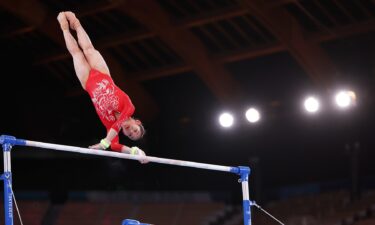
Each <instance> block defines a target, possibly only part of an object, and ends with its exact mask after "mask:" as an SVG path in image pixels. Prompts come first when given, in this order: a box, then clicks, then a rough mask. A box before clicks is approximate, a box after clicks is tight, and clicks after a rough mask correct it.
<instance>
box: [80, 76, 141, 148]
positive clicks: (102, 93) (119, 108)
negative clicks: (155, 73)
mask: <svg viewBox="0 0 375 225" xmlns="http://www.w3.org/2000/svg"><path fill="white" fill-rule="evenodd" d="M86 91H87V92H88V93H89V95H90V97H91V100H92V102H93V103H94V106H95V110H96V112H97V114H98V116H99V118H100V120H101V121H102V123H103V125H104V126H105V128H106V129H107V132H109V130H110V129H111V128H112V129H114V130H115V131H117V132H119V130H120V128H121V124H122V122H123V121H125V120H126V119H128V118H129V117H131V116H132V115H133V113H134V110H135V108H134V105H133V104H132V102H131V100H130V98H129V96H128V95H127V94H125V93H124V92H123V91H122V90H121V89H120V88H118V87H117V86H116V85H115V84H114V82H113V80H112V78H111V76H109V75H107V74H104V73H101V72H100V71H98V70H95V69H91V70H90V74H89V77H88V79H87V82H86ZM115 113H120V115H119V117H118V119H117V120H116V116H115ZM121 148H122V145H120V144H119V138H118V135H117V136H116V137H115V138H114V139H113V140H112V143H111V149H112V150H114V151H118V152H121Z"/></svg>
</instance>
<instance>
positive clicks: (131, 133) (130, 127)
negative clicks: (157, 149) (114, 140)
mask: <svg viewBox="0 0 375 225" xmlns="http://www.w3.org/2000/svg"><path fill="white" fill-rule="evenodd" d="M140 123H141V122H140V121H139V120H132V121H130V122H129V123H125V124H123V125H122V132H123V133H124V135H125V136H127V137H128V138H130V139H132V140H134V141H136V140H138V139H140V138H141V136H142V132H141V127H140V126H139V125H140Z"/></svg>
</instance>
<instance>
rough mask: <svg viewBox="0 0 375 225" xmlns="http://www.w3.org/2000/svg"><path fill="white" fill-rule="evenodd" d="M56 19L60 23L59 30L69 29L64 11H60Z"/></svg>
mask: <svg viewBox="0 0 375 225" xmlns="http://www.w3.org/2000/svg"><path fill="white" fill-rule="evenodd" d="M57 20H58V21H59V23H60V27H61V30H63V31H64V30H69V23H68V20H67V19H66V15H65V12H60V13H59V15H58V16H57Z"/></svg>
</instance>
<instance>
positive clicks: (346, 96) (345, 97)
mask: <svg viewBox="0 0 375 225" xmlns="http://www.w3.org/2000/svg"><path fill="white" fill-rule="evenodd" d="M355 101H356V95H355V93H354V92H353V91H348V90H342V91H339V92H337V93H336V95H335V102H336V105H337V106H338V107H339V108H342V109H345V108H348V107H350V106H353V105H354V104H355Z"/></svg>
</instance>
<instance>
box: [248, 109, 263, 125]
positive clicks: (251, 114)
mask: <svg viewBox="0 0 375 225" xmlns="http://www.w3.org/2000/svg"><path fill="white" fill-rule="evenodd" d="M245 116H246V119H247V120H248V121H249V122H250V123H256V122H258V121H259V119H260V114H259V111H258V110H256V109H255V108H250V109H248V110H247V111H246V114H245Z"/></svg>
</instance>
